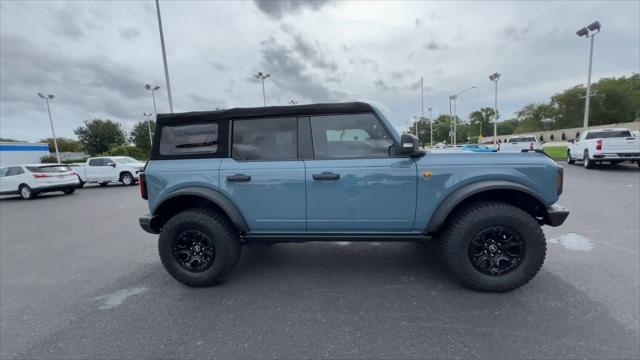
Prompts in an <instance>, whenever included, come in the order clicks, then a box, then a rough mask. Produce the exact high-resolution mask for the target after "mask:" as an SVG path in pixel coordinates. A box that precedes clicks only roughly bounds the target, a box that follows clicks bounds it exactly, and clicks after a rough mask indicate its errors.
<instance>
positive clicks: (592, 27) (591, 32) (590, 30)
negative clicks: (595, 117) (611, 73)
mask: <svg viewBox="0 0 640 360" xmlns="http://www.w3.org/2000/svg"><path fill="white" fill-rule="evenodd" d="M599 32H600V22H598V21H594V22H593V23H591V24H589V25H587V27H583V28H582V29H580V30H578V31H576V35H578V36H579V37H583V36H584V37H586V38H591V47H590V48H589V74H588V75H587V94H586V95H585V101H584V123H583V127H584V128H585V129H586V128H587V126H589V99H590V98H591V63H592V60H593V38H594V37H595V36H596V34H598V33H599Z"/></svg>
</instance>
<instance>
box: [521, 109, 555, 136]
mask: <svg viewBox="0 0 640 360" xmlns="http://www.w3.org/2000/svg"><path fill="white" fill-rule="evenodd" d="M555 114H556V111H555V109H554V108H553V106H551V105H549V104H529V105H527V106H525V107H524V108H522V110H520V111H518V112H516V116H517V118H518V120H519V122H520V124H519V125H518V127H517V128H516V130H515V132H516V133H523V132H532V131H540V130H542V131H544V130H545V128H551V126H550V125H548V124H550V123H553V119H554V116H555Z"/></svg>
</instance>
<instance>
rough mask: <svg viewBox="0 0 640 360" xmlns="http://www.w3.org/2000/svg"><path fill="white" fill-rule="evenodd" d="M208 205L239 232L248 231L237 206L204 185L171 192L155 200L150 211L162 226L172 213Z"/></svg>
mask: <svg viewBox="0 0 640 360" xmlns="http://www.w3.org/2000/svg"><path fill="white" fill-rule="evenodd" d="M203 206H204V207H210V208H213V209H215V210H217V211H218V212H219V213H221V214H223V215H225V216H226V217H227V218H228V219H229V220H230V221H231V223H233V225H235V227H236V228H237V229H238V231H240V232H248V231H249V226H248V225H247V222H246V220H245V218H244V216H243V215H242V213H241V212H240V210H239V209H238V207H237V206H236V205H235V204H234V203H233V202H232V201H231V199H229V198H228V197H227V196H225V195H223V194H222V193H220V192H219V191H217V190H213V189H209V188H204V187H186V188H181V189H178V190H176V191H173V192H171V193H170V194H169V195H167V196H166V197H164V198H162V199H161V200H160V201H158V202H157V205H156V206H155V207H154V209H153V210H152V211H151V213H152V214H154V215H157V216H158V217H159V224H158V225H159V226H162V225H163V224H164V223H165V222H166V221H168V220H169V218H171V217H172V216H173V215H175V214H177V213H179V212H180V211H183V210H186V209H189V208H193V207H203Z"/></svg>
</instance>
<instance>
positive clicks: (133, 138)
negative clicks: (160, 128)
mask: <svg viewBox="0 0 640 360" xmlns="http://www.w3.org/2000/svg"><path fill="white" fill-rule="evenodd" d="M147 123H148V125H147ZM148 126H151V134H152V136H153V132H154V131H155V129H156V123H155V121H149V122H147V121H140V122H138V123H137V124H135V125H134V126H133V130H131V133H130V134H129V141H130V142H131V143H132V144H134V145H135V146H136V147H137V148H138V149H140V150H141V151H142V152H143V153H145V154H150V153H151V140H150V138H149V128H148Z"/></svg>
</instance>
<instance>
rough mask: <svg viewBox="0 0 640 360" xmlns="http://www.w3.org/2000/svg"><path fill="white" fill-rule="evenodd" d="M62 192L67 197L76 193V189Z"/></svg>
mask: <svg viewBox="0 0 640 360" xmlns="http://www.w3.org/2000/svg"><path fill="white" fill-rule="evenodd" d="M62 192H63V193H65V194H67V195H71V194H73V193H74V192H76V189H64V190H62Z"/></svg>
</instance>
